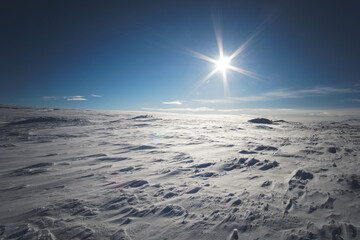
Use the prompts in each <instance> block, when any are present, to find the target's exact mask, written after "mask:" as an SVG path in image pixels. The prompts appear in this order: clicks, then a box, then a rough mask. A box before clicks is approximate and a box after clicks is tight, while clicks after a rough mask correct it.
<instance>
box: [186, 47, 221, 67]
mask: <svg viewBox="0 0 360 240" xmlns="http://www.w3.org/2000/svg"><path fill="white" fill-rule="evenodd" d="M183 49H184V50H185V51H186V52H187V54H189V55H191V56H193V57H196V58H199V59H202V60H205V61H208V62H211V63H216V62H217V61H216V60H215V59H213V58H211V57H208V56H206V55H204V54H202V53H199V52H196V51H194V50H191V49H188V48H185V47H183Z"/></svg>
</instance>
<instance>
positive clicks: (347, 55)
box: [0, 0, 360, 112]
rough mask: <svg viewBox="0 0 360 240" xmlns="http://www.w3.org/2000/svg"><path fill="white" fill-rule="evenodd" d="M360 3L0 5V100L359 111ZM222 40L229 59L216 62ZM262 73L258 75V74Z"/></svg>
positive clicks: (192, 109)
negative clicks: (223, 65) (225, 64)
mask: <svg viewBox="0 0 360 240" xmlns="http://www.w3.org/2000/svg"><path fill="white" fill-rule="evenodd" d="M359 7H360V6H359V3H358V1H328V0H326V1H300V0H299V1H285V0H283V1H257V0H252V1H240V0H239V1H185V0H183V1H175V0H174V1H156V0H154V1H133V0H131V1H126V0H121V1H115V0H114V1H106V0H104V1H91V0H90V1H89V0H87V1H79V0H75V1H37V0H35V1H20V0H19V1H12V0H4V1H1V2H0V20H1V23H0V24H1V25H0V26H1V37H0V48H1V55H0V81H1V88H0V104H14V105H30V106H48V107H64V108H85V109H113V110H157V111H162V110H167V111H175V110H177V111H188V112H189V111H190V112H199V111H212V112H217V111H220V112H236V111H237V109H252V110H253V109H332V110H334V111H335V110H339V109H342V110H344V109H352V110H354V109H358V108H360V79H359V76H360V18H359ZM216 33H217V36H218V37H220V36H221V38H222V45H223V49H224V56H230V55H231V54H232V53H233V52H234V51H236V50H237V49H238V48H239V47H240V46H244V45H243V44H244V43H246V44H245V47H244V49H241V51H239V52H238V54H237V55H236V56H235V57H234V58H233V59H231V62H230V64H231V65H232V66H234V67H236V68H238V69H244V70H246V71H249V72H251V74H250V75H251V76H248V75H247V74H245V75H244V74H242V73H240V72H237V71H232V70H231V69H226V70H224V71H225V72H226V76H227V84H228V92H227V93H225V92H224V79H223V74H222V71H221V70H219V71H218V72H217V73H215V74H213V75H212V77H211V78H209V79H208V80H207V81H204V82H203V84H200V83H201V82H202V80H203V79H204V77H205V76H206V75H208V74H209V73H210V72H212V71H213V70H214V69H215V68H216V67H218V66H217V65H216V63H213V62H208V61H205V60H204V59H201V58H196V57H194V52H197V53H201V54H203V55H206V56H208V57H210V58H211V59H214V60H216V61H218V60H219V49H218V39H219V38H218V39H217V38H216ZM254 76H255V78H254Z"/></svg>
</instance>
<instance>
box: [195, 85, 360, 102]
mask: <svg viewBox="0 0 360 240" xmlns="http://www.w3.org/2000/svg"><path fill="white" fill-rule="evenodd" d="M358 92H360V91H359V90H357V89H351V88H332V87H316V88H312V89H300V90H291V89H287V88H284V89H277V90H274V91H270V92H265V93H263V94H259V95H252V96H245V97H229V98H224V99H195V100H193V101H194V102H200V103H214V104H217V103H239V102H256V101H268V100H275V99H291V98H305V97H314V96H327V95H335V94H347V93H358Z"/></svg>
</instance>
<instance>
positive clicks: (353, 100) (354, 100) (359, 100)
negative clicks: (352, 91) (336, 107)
mask: <svg viewBox="0 0 360 240" xmlns="http://www.w3.org/2000/svg"><path fill="white" fill-rule="evenodd" d="M346 101H348V102H360V98H350V99H346Z"/></svg>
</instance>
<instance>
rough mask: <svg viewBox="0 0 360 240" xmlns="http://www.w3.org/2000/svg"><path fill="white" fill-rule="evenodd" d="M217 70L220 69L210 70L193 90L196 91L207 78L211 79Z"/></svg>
mask: <svg viewBox="0 0 360 240" xmlns="http://www.w3.org/2000/svg"><path fill="white" fill-rule="evenodd" d="M217 71H218V69H214V70H213V71H212V72H210V73H209V74H208V75H206V76H205V77H204V78H203V79H202V80H201V81H200V83H199V84H198V85H197V86H196V87H195V89H194V90H193V92H195V91H196V90H197V89H198V88H200V87H201V85H203V84H204V83H205V82H206V81H207V80H209V79H210V78H211V77H212V76H213V75H214V74H215V73H216V72H217Z"/></svg>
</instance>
